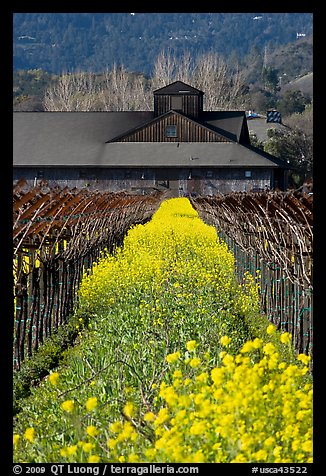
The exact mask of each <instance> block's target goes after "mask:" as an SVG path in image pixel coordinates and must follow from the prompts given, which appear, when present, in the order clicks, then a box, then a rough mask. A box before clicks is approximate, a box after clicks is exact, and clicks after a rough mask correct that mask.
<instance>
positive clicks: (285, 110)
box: [277, 91, 310, 116]
mask: <svg viewBox="0 0 326 476" xmlns="http://www.w3.org/2000/svg"><path fill="white" fill-rule="evenodd" d="M309 103H310V100H309V98H307V97H306V96H304V95H303V94H302V92H301V91H286V92H285V93H284V95H283V97H282V99H281V100H280V101H278V103H277V109H278V110H279V111H280V112H281V113H282V115H283V116H289V115H290V114H294V113H296V112H298V113H302V112H303V111H304V110H305V107H306V105H307V104H309Z"/></svg>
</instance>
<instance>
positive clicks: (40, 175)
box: [37, 170, 44, 179]
mask: <svg viewBox="0 0 326 476" xmlns="http://www.w3.org/2000/svg"><path fill="white" fill-rule="evenodd" d="M37 178H38V179H41V178H44V172H43V170H38V172H37Z"/></svg>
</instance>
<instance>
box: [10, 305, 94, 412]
mask: <svg viewBox="0 0 326 476" xmlns="http://www.w3.org/2000/svg"><path fill="white" fill-rule="evenodd" d="M87 322H88V319H87V318H86V317H82V316H81V314H80V313H79V312H76V313H75V314H74V315H73V316H71V317H70V319H69V320H68V322H67V324H65V325H63V326H61V327H59V328H58V329H56V330H55V331H54V332H53V334H52V335H51V336H50V337H48V338H46V339H45V341H44V342H43V344H42V345H41V346H40V348H39V349H38V351H37V352H35V353H34V354H33V355H32V356H31V357H29V358H27V359H25V360H24V361H23V363H22V365H21V369H20V370H19V371H15V372H14V375H13V412H14V415H15V414H17V413H18V412H19V411H20V410H21V409H22V408H23V405H24V399H25V398H26V397H28V396H29V395H30V393H31V388H32V386H34V385H36V384H39V382H40V381H41V380H42V379H43V378H44V377H45V376H46V375H47V374H48V373H49V371H50V370H51V369H53V368H54V367H56V366H57V365H59V363H60V362H62V361H63V360H64V357H65V351H66V350H67V348H69V347H71V346H72V345H73V343H74V341H75V340H76V338H77V336H78V334H79V333H80V330H79V328H82V327H83V326H86V325H87Z"/></svg>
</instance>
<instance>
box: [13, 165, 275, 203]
mask: <svg viewBox="0 0 326 476" xmlns="http://www.w3.org/2000/svg"><path fill="white" fill-rule="evenodd" d="M251 170H252V176H251V177H250V178H246V177H245V169H242V168H234V169H228V168H215V167H210V168H208V167H207V168H206V167H205V168H185V167H176V168H158V169H154V168H135V169H123V168H121V169H118V168H116V169H105V168H99V169H94V168H58V167H56V168H48V169H42V174H41V175H42V178H40V176H39V173H38V172H39V171H40V169H37V168H36V169H32V168H14V171H13V172H14V173H13V175H14V180H19V179H20V178H25V179H26V180H27V182H28V183H29V184H30V185H34V184H36V183H38V184H39V183H41V181H42V179H43V180H46V181H47V182H48V183H49V186H55V185H59V186H60V187H65V186H68V187H69V188H73V187H77V188H87V189H89V190H107V191H111V192H119V191H122V190H126V191H134V192H135V193H152V192H153V191H154V190H161V191H166V192H169V194H170V196H174V197H177V196H184V195H215V194H217V193H229V192H249V191H253V190H256V191H257V190H260V191H264V190H265V189H266V188H273V187H274V186H275V183H274V171H273V170H267V169H262V170H260V169H251Z"/></svg>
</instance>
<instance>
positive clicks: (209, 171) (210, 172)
mask: <svg viewBox="0 0 326 476" xmlns="http://www.w3.org/2000/svg"><path fill="white" fill-rule="evenodd" d="M206 177H207V178H212V177H213V171H212V170H207V172H206Z"/></svg>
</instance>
